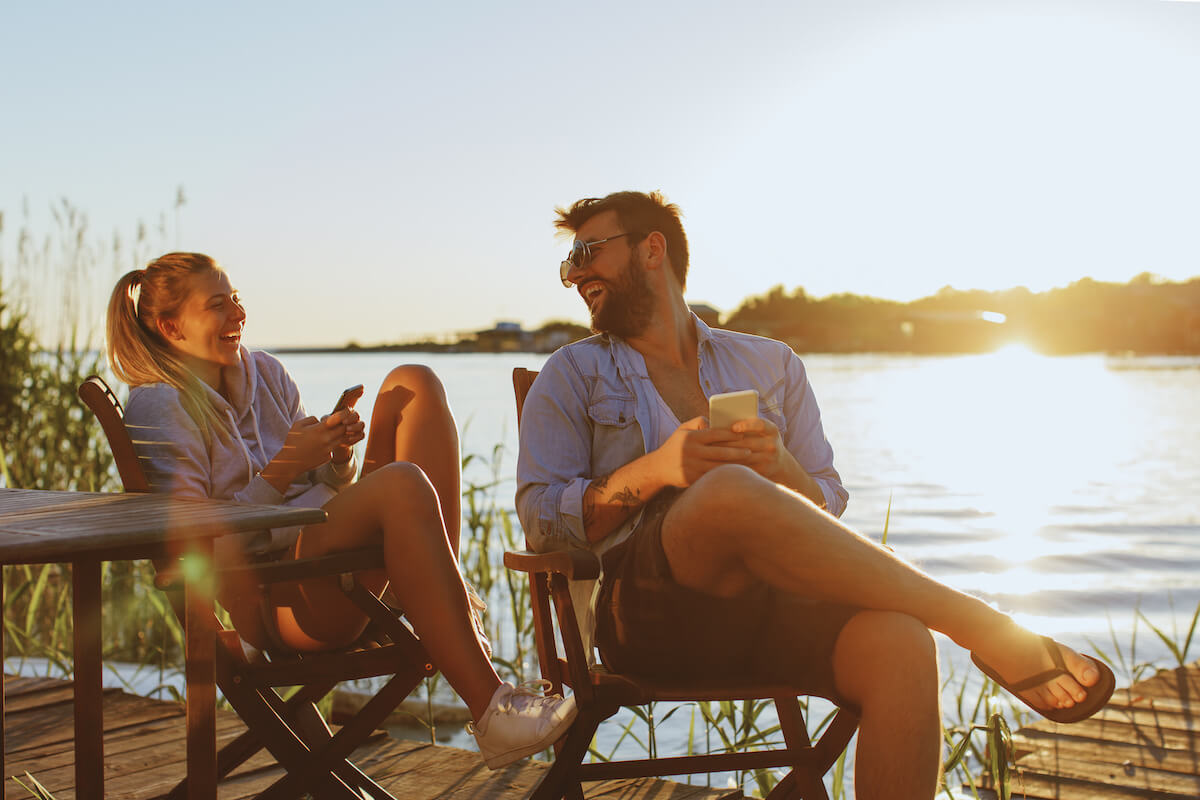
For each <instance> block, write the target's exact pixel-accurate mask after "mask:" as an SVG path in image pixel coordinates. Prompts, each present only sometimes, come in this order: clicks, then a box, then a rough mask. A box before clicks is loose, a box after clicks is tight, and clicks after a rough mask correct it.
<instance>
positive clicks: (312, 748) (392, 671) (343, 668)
mask: <svg viewBox="0 0 1200 800" xmlns="http://www.w3.org/2000/svg"><path fill="white" fill-rule="evenodd" d="M79 397H80V399H82V400H83V402H84V403H86V404H87V406H88V408H90V409H91V410H92V412H93V413H95V415H96V417H97V418H98V419H99V420H100V424H101V426H102V427H103V429H104V433H105V435H106V436H107V437H108V442H109V446H110V447H111V448H112V452H113V457H114V459H115V461H116V464H117V470H118V472H119V473H120V475H121V482H122V483H123V484H124V487H125V491H127V492H146V491H149V490H150V485H149V483H148V481H147V480H146V475H145V472H144V471H143V469H142V466H141V462H140V461H139V460H138V456H137V452H136V451H135V449H134V446H133V441H132V439H131V438H130V435H129V431H128V430H127V429H126V427H125V423H124V420H123V417H124V412H123V410H122V408H121V404H120V402H119V401H118V400H117V397H116V395H114V394H113V392H112V390H111V389H109V387H108V385H107V384H105V382H104V380H103V379H101V378H99V377H97V376H94V375H93V376H91V377H90V378H88V379H87V380H86V381H85V382H84V383H83V384H82V385H81V386H80V387H79ZM382 564H383V548H382V546H379V547H374V548H365V549H362V550H355V551H349V552H344V553H336V554H333V555H330V556H327V557H323V558H310V559H301V560H295V561H273V562H263V563H250V564H247V565H244V566H238V567H232V568H228V569H224V570H219V571H218V572H217V573H216V580H217V582H218V585H219V583H220V582H221V581H222V580H239V579H240V580H243V581H244V580H245V579H246V578H249V579H250V580H252V581H253V582H254V583H256V584H257V586H258V587H259V590H260V592H263V591H265V589H266V587H268V586H271V585H273V584H281V583H288V582H295V581H300V580H304V579H307V578H314V577H320V576H330V575H335V576H340V585H341V588H342V591H344V592H345V593H346V595H347V596H348V597H349V598H350V599H351V600H352V601H353V602H354V603H355V604H356V605H357V606H358V607H359V608H361V609H362V610H363V611H364V612H365V613H366V614H367V615H368V617H369V618H370V620H371V624H370V626H369V627H368V633H367V634H366V635H364V637H363V638H360V640H359V642H358V643H356V644H355V645H354V646H351V647H349V648H346V649H343V650H337V651H332V652H321V653H295V652H290V651H286V650H284V649H282V648H280V647H278V646H268V647H267V648H266V649H265V651H264V652H263V654H262V656H261V657H254V658H251V657H248V656H247V654H246V651H245V648H244V647H243V646H242V641H241V638H240V637H239V636H238V634H237V632H236V631H234V630H231V629H228V628H225V627H224V626H222V625H221V624H220V622H219V621H218V623H217V637H218V641H217V646H216V672H217V685H218V686H219V687H220V689H221V692H222V693H223V694H224V695H225V698H226V699H227V700H228V701H229V704H230V705H231V706H233V709H234V710H235V711H236V712H237V714H238V716H240V717H241V718H242V721H243V722H245V724H246V728H247V730H246V732H245V733H243V734H242V735H241V736H239V737H237V738H236V739H234V740H233V741H231V742H229V743H228V744H226V745H225V746H224V747H222V748H221V750H220V752H219V753H218V755H217V772H218V776H217V777H218V780H220V779H222V778H224V777H225V776H227V775H229V773H230V772H232V771H233V770H234V769H236V768H237V767H238V766H240V765H241V764H243V763H244V762H245V761H246V760H247V759H249V758H250V757H251V756H253V755H254V754H255V753H257V752H258V751H259V750H261V749H263V748H266V749H267V750H268V751H269V752H270V753H271V754H272V755H273V756H274V757H275V760H276V761H278V762H279V763H280V764H281V765H282V766H283V767H284V768H285V770H286V774H285V775H284V776H283V777H282V778H280V779H279V780H278V781H276V782H275V783H274V784H272V785H271V786H270V787H269V788H268V789H267V790H266V791H265V792H264V793H262V794H261V795H259V797H261V798H294V797H300V796H301V795H304V794H311V795H313V796H315V797H320V798H325V797H332V798H355V800H362V797H363V796H364V794H363V793H365V794H366V795H368V796H370V797H373V798H376V800H386V799H387V798H392V795H391V794H389V793H388V792H387V791H385V790H384V789H383V788H382V787H380V786H379V785H378V784H377V783H375V782H374V781H373V780H371V779H370V778H369V777H367V776H366V775H365V774H363V773H362V772H361V771H360V770H359V769H358V768H357V767H355V766H354V764H352V763H351V762H350V761H349V759H348V757H349V755H350V754H351V753H352V752H353V751H354V750H355V748H357V747H358V746H359V745H361V744H362V743H363V742H365V741H366V740H367V739H368V738H369V737H370V736H371V735H372V734H373V733H374V732H375V731H376V729H377V728H378V727H379V725H380V723H382V722H383V720H384V718H385V717H386V716H387V715H388V714H389V713H390V712H391V711H392V710H393V709H394V708H395V707H396V706H398V705H399V704H400V702H401V701H402V700H404V698H405V697H407V696H408V695H409V694H410V693H411V692H412V691H413V689H414V688H416V686H417V685H418V684H419V683H420V682H421V680H422V679H424V678H425V677H428V676H431V675H433V674H434V673H435V671H436V670H435V669H434V666H433V663H432V662H431V661H430V659H429V656H428V655H427V654H426V653H425V650H424V648H423V647H422V646H421V644H420V642H419V641H417V639H416V637H415V636H414V635H413V633H412V631H410V630H409V629H408V627H407V626H405V625H404V623H403V622H401V621H400V619H399V618H398V617H397V616H396V612H395V611H394V610H392V609H390V608H388V607H387V606H386V605H384V604H383V603H382V602H381V601H380V600H379V599H378V598H377V597H375V596H374V595H373V594H371V592H370V591H368V590H367V589H366V588H365V587H364V586H363V585H362V584H361V583H359V582H358V581H357V580H356V579H355V573H358V572H362V571H368V570H378V569H379V568H380V565H382ZM155 567H156V569H157V571H158V573H157V576H156V578H155V583H156V585H158V586H159V588H161V589H163V590H164V591H166V592H167V593H168V596H169V597H170V598H171V601H172V604H173V605H174V607H175V612H176V614H179V615H181V616H180V619H182V612H183V598H182V592H181V590H180V589H179V582H178V581H177V579H176V574H177V571H178V564H177V563H174V562H170V561H166V562H159V563H156V564H155ZM264 616H265V615H264ZM384 675H391V676H392V678H391V679H390V680H389V681H388V682H387V684H386V685H384V687H383V688H382V689H380V690H379V691H378V692H377V693H376V694H375V696H374V697H372V698H371V699H370V700H369V701H368V702H367V703H366V705H364V706H363V707H362V708H361V709H360V710H359V711H358V713H356V714H355V715H354V716H353V717H352V718H350V719H349V720H347V721H345V723H344V724H343V725H342V727H341V728H340V729H339V730H338V731H337V733H336V734H335V733H333V732H331V731H330V729H329V727H328V726H327V725H326V724H325V721H324V719H322V717H321V715H320V713H319V712H318V711H317V707H316V703H317V702H318V701H320V700H321V699H322V698H323V697H324V696H325V695H327V694H328V693H329V692H330V691H332V690H333V688H334V686H335V685H336V684H337V683H338V682H339V681H343V680H354V679H359V678H369V677H376V676H384ZM284 687H299V689H298V690H297V691H296V692H295V693H294V694H293V695H291V696H290V697H289V698H288V699H286V700H284V699H283V697H281V695H280V693H279V690H281V689H282V688H284ZM186 793H187V782H186V780H184V781H183V782H182V783H180V784H179V785H178V786H176V787H175V789H174V790H173V791H172V792H171V794H170V795H168V797H171V798H182V797H185V796H186Z"/></svg>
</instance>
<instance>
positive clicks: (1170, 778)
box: [1017, 753, 1200, 800]
mask: <svg viewBox="0 0 1200 800" xmlns="http://www.w3.org/2000/svg"><path fill="white" fill-rule="evenodd" d="M1017 773H1018V774H1019V775H1020V776H1022V777H1024V778H1028V777H1029V776H1038V777H1043V778H1047V779H1050V778H1053V779H1057V780H1062V779H1066V780H1069V781H1074V782H1078V783H1083V784H1087V783H1094V784H1099V785H1102V786H1109V787H1121V788H1123V789H1129V790H1133V791H1139V792H1143V793H1146V794H1149V795H1150V796H1153V797H1164V798H1167V797H1187V798H1192V800H1194V798H1196V797H1200V776H1197V775H1181V774H1179V773H1178V772H1166V771H1164V770H1158V769H1149V768H1146V767H1141V768H1138V767H1134V766H1132V765H1130V766H1129V768H1122V767H1121V766H1120V765H1117V764H1103V765H1102V764H1096V763H1093V762H1091V761H1078V760H1075V759H1072V758H1065V757H1059V756H1055V755H1052V754H1047V753H1034V754H1032V755H1029V756H1026V757H1025V758H1022V759H1021V761H1020V763H1019V764H1018V765H1017Z"/></svg>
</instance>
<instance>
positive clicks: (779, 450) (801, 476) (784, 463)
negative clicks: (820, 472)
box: [732, 417, 825, 508]
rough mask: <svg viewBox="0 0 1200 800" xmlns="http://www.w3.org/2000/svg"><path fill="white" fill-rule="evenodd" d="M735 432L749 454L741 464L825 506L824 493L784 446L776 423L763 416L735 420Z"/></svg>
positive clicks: (738, 440) (820, 505)
mask: <svg viewBox="0 0 1200 800" xmlns="http://www.w3.org/2000/svg"><path fill="white" fill-rule="evenodd" d="M732 431H733V434H734V435H735V436H737V437H738V438H737V440H736V441H737V444H738V445H740V446H743V447H745V448H746V449H747V451H748V452H749V453H750V455H749V456H748V457H747V458H745V459H744V460H742V461H739V462H738V463H739V464H744V465H746V466H747V467H750V469H752V470H754V471H755V472H757V473H758V474H759V475H762V476H763V477H764V478H766V479H767V480H771V481H774V482H775V483H778V484H781V485H783V486H786V487H788V488H789V489H792V490H794V491H797V492H799V493H800V494H802V495H804V496H805V497H807V498H808V499H809V500H812V501H813V502H814V503H815V504H817V506H819V507H820V508H824V507H825V493H824V492H822V491H821V487H820V486H819V485H817V482H816V481H815V480H813V478H812V476H811V475H809V474H808V472H806V471H805V469H804V467H802V466H800V462H798V461H796V457H795V456H793V455H792V453H791V451H790V450H788V449H787V447H785V446H784V444H783V437H782V436H780V434H779V428H777V427H775V423H773V422H771V421H770V420H768V419H763V418H762V417H755V418H753V419H743V420H738V421H737V422H735V423H733V428H732Z"/></svg>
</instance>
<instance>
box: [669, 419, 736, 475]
mask: <svg viewBox="0 0 1200 800" xmlns="http://www.w3.org/2000/svg"><path fill="white" fill-rule="evenodd" d="M744 444H745V441H744V437H739V436H738V435H737V434H735V433H733V432H732V431H729V430H721V429H714V428H710V427H708V420H706V419H705V418H704V417H693V418H692V419H689V420H688V421H687V422H685V423H683V424H682V425H680V426H679V427H678V428H676V429H675V432H674V433H672V434H671V436H670V438H668V439H667V441H665V442H663V445H662V447H660V448H658V449H657V450H655V451H654V453H653V455H654V457H655V459H656V460H657V467H658V471H659V477H660V479H661V480H662V481H663V483H664V484H666V485H667V486H679V487H681V488H682V487H687V486H691V485H692V484H693V483H695V482H696V481H697V480H698V479H699V478H700V476H701V475H703V474H704V473H706V472H708V471H709V470H711V469H712V468H713V467H717V466H720V465H721V464H744V463H746V460H747V459H749V458H750V457H751V456H752V455H753V451H751V450H750V449H749V448H748V447H746V446H744Z"/></svg>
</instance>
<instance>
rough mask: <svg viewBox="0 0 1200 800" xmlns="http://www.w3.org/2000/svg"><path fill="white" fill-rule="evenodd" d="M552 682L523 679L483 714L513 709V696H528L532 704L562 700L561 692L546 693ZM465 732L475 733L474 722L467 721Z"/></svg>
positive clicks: (503, 712)
mask: <svg viewBox="0 0 1200 800" xmlns="http://www.w3.org/2000/svg"><path fill="white" fill-rule="evenodd" d="M553 686H554V684H552V683H550V681H548V680H546V679H545V678H537V679H535V680H531V681H523V682H521V683H518V684H517V685H516V686H513V688H512V691H511V692H508V693H507V694H505V695H503V696H502V699H499V700H497V702H496V704H495V705H493V706H489V707H488V712H487V714H486V715H485V716H490V714H491V713H492V712H493V711H494V712H495V713H497V714H505V713H508V712H509V711H512V710H513V698H514V697H528V698H530V702H531V703H532V704H537V705H541V704H542V703H547V702H553V701H556V700H562V699H563V697H562V695H561V694H558V693H555V694H546V692H547V691H549V690H550V689H551V688H553ZM466 727H467V733H469V734H471V735H472V736H475V735H477V733H478V728H477V726H476V725H475V723H474V722H468V723H467V726H466Z"/></svg>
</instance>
